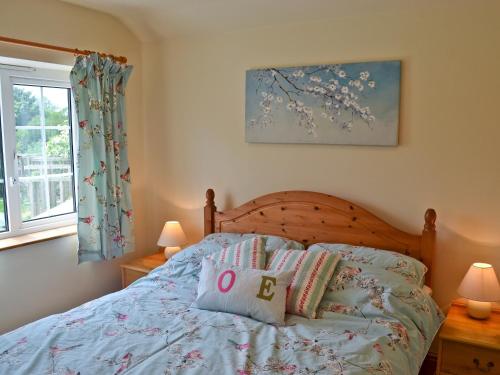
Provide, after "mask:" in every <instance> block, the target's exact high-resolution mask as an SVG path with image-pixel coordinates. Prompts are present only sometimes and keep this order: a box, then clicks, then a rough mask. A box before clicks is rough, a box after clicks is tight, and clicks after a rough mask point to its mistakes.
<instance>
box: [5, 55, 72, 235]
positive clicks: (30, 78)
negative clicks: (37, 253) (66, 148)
mask: <svg viewBox="0 0 500 375" xmlns="http://www.w3.org/2000/svg"><path fill="white" fill-rule="evenodd" d="M54 65H55V64H54ZM14 85H31V86H47V87H54V88H64V89H70V95H71V99H70V101H69V103H68V105H69V108H68V109H69V112H70V116H71V119H70V127H71V128H70V130H71V142H72V144H71V154H72V170H73V186H72V190H73V197H74V209H75V212H71V213H67V214H60V215H55V216H50V217H47V218H40V219H34V220H29V221H26V222H23V221H22V217H21V202H20V198H21V194H20V182H19V176H18V175H17V164H16V163H17V161H16V125H15V114H14V105H13V104H14V103H13V99H14V97H13V86H14ZM75 108H76V107H75V103H74V98H73V93H72V92H71V83H70V81H69V67H67V66H64V65H60V66H58V65H55V66H54V68H53V67H51V69H47V68H45V67H42V68H39V67H35V66H26V65H24V64H23V65H21V66H17V65H16V66H14V65H12V66H11V65H3V64H1V60H0V116H1V119H0V121H1V124H2V126H1V131H2V135H3V136H2V142H3V145H2V146H3V156H4V158H3V160H1V161H0V162H2V163H3V164H4V175H5V176H4V178H5V192H6V194H5V195H6V201H5V207H6V208H7V218H6V223H8V224H7V225H8V228H7V229H6V231H4V232H0V239H4V238H9V237H16V236H21V235H25V234H30V233H35V232H39V231H44V230H49V229H54V228H59V227H63V226H69V225H75V224H76V223H77V210H78V208H77V206H78V202H77V200H78V194H77V183H76V182H77V181H78V180H77V178H78V176H77V169H76V159H77V151H76V150H77V148H76V145H77V134H78V133H77V131H78V130H77V126H76V124H77V119H76V110H75Z"/></svg>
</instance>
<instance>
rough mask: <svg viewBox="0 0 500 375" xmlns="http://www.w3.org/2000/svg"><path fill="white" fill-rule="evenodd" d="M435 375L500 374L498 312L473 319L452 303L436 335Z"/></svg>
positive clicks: (462, 308)
mask: <svg viewBox="0 0 500 375" xmlns="http://www.w3.org/2000/svg"><path fill="white" fill-rule="evenodd" d="M437 374H478V375H479V374H488V375H499V374H500V312H499V311H493V312H492V313H491V317H490V318H489V319H487V320H476V319H472V318H470V317H469V316H468V315H467V308H466V306H464V305H462V304H459V303H456V302H454V303H453V304H452V306H451V308H450V311H449V312H448V315H447V316H446V320H445V322H444V324H443V326H442V328H441V331H440V333H439V355H438V367H437Z"/></svg>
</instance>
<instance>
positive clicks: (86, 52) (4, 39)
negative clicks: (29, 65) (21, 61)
mask: <svg viewBox="0 0 500 375" xmlns="http://www.w3.org/2000/svg"><path fill="white" fill-rule="evenodd" d="M0 42H4V43H11V44H20V45H23V46H29V47H35V48H43V49H50V50H54V51H59V52H68V53H72V54H74V55H90V54H91V53H96V52H95V51H89V50H79V49H76V48H67V47H59V46H54V45H52V44H45V43H38V42H32V41H29V40H22V39H14V38H9V37H6V36H0ZM97 53H98V54H99V56H101V57H110V58H112V59H113V60H115V61H116V62H118V63H120V64H126V63H127V58H126V57H125V56H114V55H111V54H108V53H103V52H97Z"/></svg>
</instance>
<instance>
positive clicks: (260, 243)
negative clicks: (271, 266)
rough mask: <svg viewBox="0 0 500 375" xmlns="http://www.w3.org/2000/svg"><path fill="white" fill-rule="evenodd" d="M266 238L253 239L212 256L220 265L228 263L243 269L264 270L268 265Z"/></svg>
mask: <svg viewBox="0 0 500 375" xmlns="http://www.w3.org/2000/svg"><path fill="white" fill-rule="evenodd" d="M265 248H266V237H261V236H257V237H253V238H250V239H248V240H246V241H241V242H238V243H236V244H234V245H231V246H229V247H224V248H223V249H222V250H221V251H220V252H218V253H216V254H214V255H213V256H210V259H212V260H214V261H215V262H218V263H228V264H232V265H233V266H238V267H241V268H254V269H259V270H261V269H264V267H265V265H266V250H265Z"/></svg>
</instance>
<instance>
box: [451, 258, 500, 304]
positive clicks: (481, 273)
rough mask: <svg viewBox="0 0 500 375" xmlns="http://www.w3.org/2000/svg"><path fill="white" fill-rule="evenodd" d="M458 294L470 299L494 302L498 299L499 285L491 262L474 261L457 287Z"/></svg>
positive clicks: (499, 297) (499, 295)
mask: <svg viewBox="0 0 500 375" xmlns="http://www.w3.org/2000/svg"><path fill="white" fill-rule="evenodd" d="M458 294H460V295H461V296H462V297H465V298H467V299H470V300H474V301H480V302H494V301H498V300H500V286H499V285H498V279H497V275H496V274H495V270H494V269H493V267H492V265H491V264H488V263H474V264H473V265H472V266H470V268H469V270H468V271H467V273H466V274H465V277H464V279H463V280H462V283H461V284H460V286H459V287H458Z"/></svg>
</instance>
